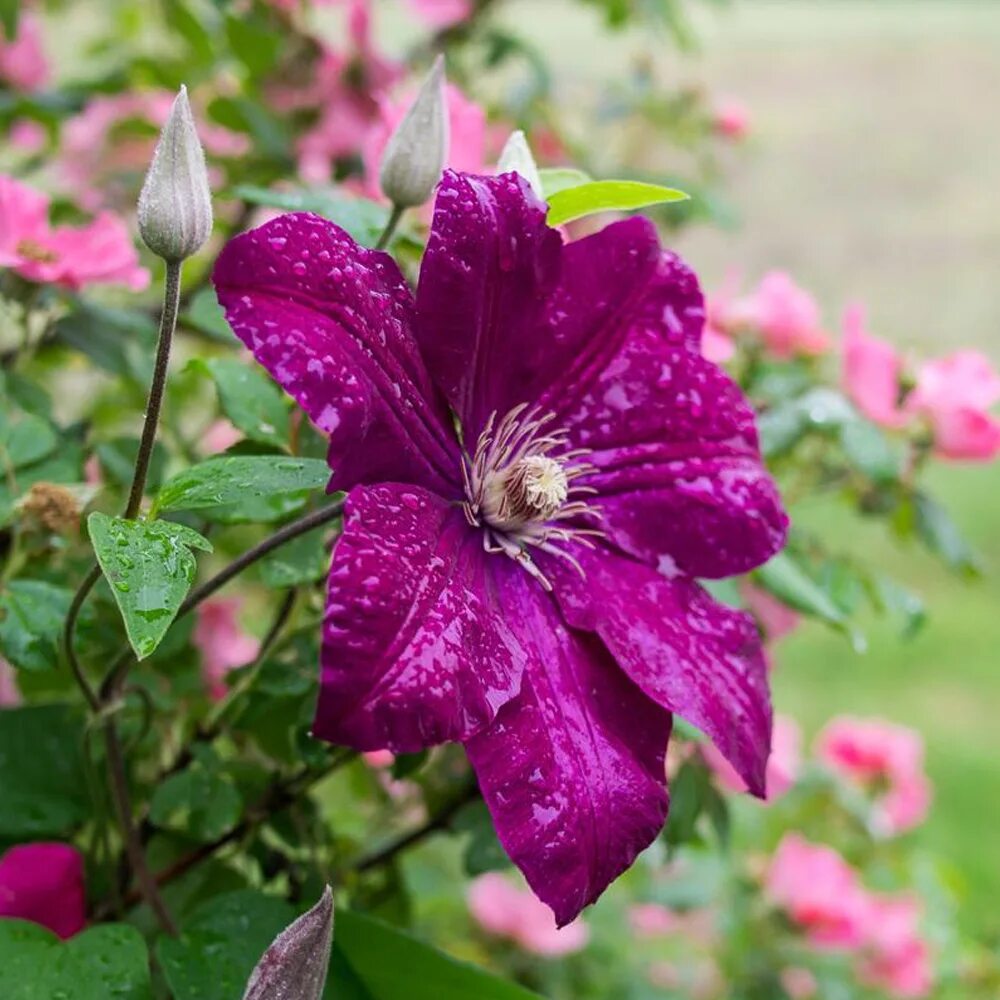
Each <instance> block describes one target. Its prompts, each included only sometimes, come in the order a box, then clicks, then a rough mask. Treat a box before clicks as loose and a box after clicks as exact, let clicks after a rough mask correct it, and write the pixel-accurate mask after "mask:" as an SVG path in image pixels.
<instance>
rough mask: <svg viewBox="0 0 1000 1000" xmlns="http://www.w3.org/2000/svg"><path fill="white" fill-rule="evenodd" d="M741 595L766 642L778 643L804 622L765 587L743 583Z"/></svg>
mask: <svg viewBox="0 0 1000 1000" xmlns="http://www.w3.org/2000/svg"><path fill="white" fill-rule="evenodd" d="M740 594H742V596H743V600H744V601H746V606H747V609H748V610H749V611H750V613H751V614H752V615H753V616H754V618H756V619H757V624H758V625H759V626H760V627H761V629H762V630H763V632H764V638H765V640H767V642H769V643H772V642H777V641H778V640H779V639H783V638H784V637H785V636H786V635H790V634H791V633H792V632H794V631H795V630H796V629H797V628H798V627H799V623H800V622H801V621H802V616H801V615H800V614H799V613H798V612H797V611H794V610H793V609H792V608H790V607H789V606H788V605H787V604H785V603H784V602H782V601H779V600H778V598H777V597H775V596H774V595H773V594H771V593H769V592H768V591H766V590H764V588H763V587H757V586H755V585H754V584H752V583H741V584H740Z"/></svg>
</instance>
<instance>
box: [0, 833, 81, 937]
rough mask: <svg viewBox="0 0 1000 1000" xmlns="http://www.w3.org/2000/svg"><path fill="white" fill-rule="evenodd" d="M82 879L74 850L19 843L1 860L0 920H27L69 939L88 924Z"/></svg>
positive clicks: (76, 852) (79, 860)
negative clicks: (5, 918)
mask: <svg viewBox="0 0 1000 1000" xmlns="http://www.w3.org/2000/svg"><path fill="white" fill-rule="evenodd" d="M83 878H84V873H83V858H82V857H81V856H80V852H79V851H77V850H76V848H75V847H71V846H70V845H69V844H60V843H36V844H18V845H17V846H16V847H12V848H11V849H10V850H9V851H7V853H6V854H4V855H3V856H2V857H0V918H3V917H8V918H11V917H13V918H17V919H18V920H30V921H32V922H33V923H36V924H41V925H42V926H43V927H47V928H48V929H49V930H50V931H52V932H53V933H55V934H58V935H59V937H61V938H70V937H72V936H73V935H74V934H78V933H79V932H80V931H82V930H83V928H84V926H85V925H86V922H87V898H86V892H85V890H84V881H83Z"/></svg>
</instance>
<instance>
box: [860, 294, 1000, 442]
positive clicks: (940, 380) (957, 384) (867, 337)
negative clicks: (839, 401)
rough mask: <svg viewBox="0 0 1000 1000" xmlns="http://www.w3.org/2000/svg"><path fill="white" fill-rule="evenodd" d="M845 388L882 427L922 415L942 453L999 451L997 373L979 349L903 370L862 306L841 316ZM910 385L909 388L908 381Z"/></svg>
mask: <svg viewBox="0 0 1000 1000" xmlns="http://www.w3.org/2000/svg"><path fill="white" fill-rule="evenodd" d="M843 381H844V389H845V391H846V392H847V393H848V395H849V396H850V397H851V399H853V400H854V403H855V404H856V405H857V407H858V409H859V410H861V412H862V413H864V414H865V416H867V417H868V418H869V419H870V420H873V421H875V423H877V424H881V425H882V426H883V427H889V428H894V429H896V428H904V427H907V426H910V425H911V424H913V423H914V422H916V421H921V420H922V421H924V422H925V423H926V424H927V426H928V427H929V429H930V432H931V434H932V436H933V440H934V451H935V453H936V454H937V455H939V456H940V457H941V458H949V459H957V460H967V461H988V460H990V459H993V458H995V457H996V456H997V455H998V454H1000V418H997V417H996V416H994V415H992V414H991V413H990V409H991V408H992V407H994V406H995V405H996V404H997V403H998V402H1000V375H998V374H997V372H996V371H995V370H994V368H993V366H992V365H991V364H990V362H989V360H988V359H987V358H986V357H985V356H984V355H982V354H980V353H979V352H978V351H970V350H962V351H955V352H954V353H952V354H948V355H946V356H945V357H941V358H935V359H933V360H931V361H928V362H926V363H924V364H923V365H921V366H920V367H919V368H918V369H917V371H916V373H915V375H914V376H907V373H906V372H905V364H904V359H903V357H902V355H901V354H900V353H899V352H898V351H896V349H895V348H894V347H893V346H892V345H891V344H889V343H887V342H886V341H884V340H881V339H879V338H878V337H873V336H872V335H871V334H870V333H869V332H868V330H867V327H866V324H865V318H864V311H863V310H862V308H861V307H860V306H858V305H854V306H851V307H850V308H849V309H848V310H847V313H846V315H845V319H844V376H843ZM910 386H912V388H911V387H910Z"/></svg>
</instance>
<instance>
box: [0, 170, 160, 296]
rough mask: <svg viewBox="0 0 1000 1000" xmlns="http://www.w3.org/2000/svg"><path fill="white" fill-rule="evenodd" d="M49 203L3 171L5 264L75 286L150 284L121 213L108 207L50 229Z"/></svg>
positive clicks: (1, 260) (0, 224)
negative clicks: (81, 222) (77, 221)
mask: <svg viewBox="0 0 1000 1000" xmlns="http://www.w3.org/2000/svg"><path fill="white" fill-rule="evenodd" d="M48 208H49V200H48V198H47V197H46V196H45V195H43V194H41V192H39V191H36V190H34V189H33V188H31V187H28V185H26V184H22V183H21V182H20V181H16V180H14V178H13V177H8V176H6V175H2V174H0V267H9V268H12V269H13V270H15V271H16V272H17V273H18V274H20V275H21V276H22V277H24V278H27V279H28V280H29V281H37V282H46V283H52V284H57V285H61V286H63V287H65V288H71V289H73V290H79V289H80V288H83V287H85V286H87V285H94V284H122V285H125V286H126V287H128V288H131V289H133V290H134V291H140V290H142V289H143V288H145V287H146V286H147V285H148V284H149V280H150V276H149V272H148V271H147V270H146V269H145V268H143V267H140V266H139V255H138V253H137V252H136V249H135V246H134V245H133V243H132V240H131V237H130V236H129V234H128V231H127V230H126V228H125V225H124V223H123V222H122V221H121V220H120V219H119V218H117V217H116V216H114V215H112V214H111V213H110V212H102V213H100V214H99V215H98V216H97V217H96V218H94V220H93V221H92V222H89V223H87V224H86V225H84V226H56V227H55V228H50V227H49V222H48Z"/></svg>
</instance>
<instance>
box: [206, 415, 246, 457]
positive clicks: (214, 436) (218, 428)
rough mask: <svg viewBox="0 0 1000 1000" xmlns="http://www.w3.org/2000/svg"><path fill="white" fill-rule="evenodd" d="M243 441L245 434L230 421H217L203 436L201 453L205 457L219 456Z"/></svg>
mask: <svg viewBox="0 0 1000 1000" xmlns="http://www.w3.org/2000/svg"><path fill="white" fill-rule="evenodd" d="M242 440H243V433H242V432H241V431H239V430H237V429H236V428H235V427H234V426H233V425H232V424H231V423H230V422H229V421H228V420H222V419H220V420H216V421H213V423H212V424H211V425H210V426H209V427H208V429H207V430H206V431H205V433H204V434H202V436H201V452H202V454H203V455H218V454H219V453H220V452H223V451H226V450H227V449H229V448H232V446H233V445H234V444H236V443H237V442H239V441H242Z"/></svg>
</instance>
